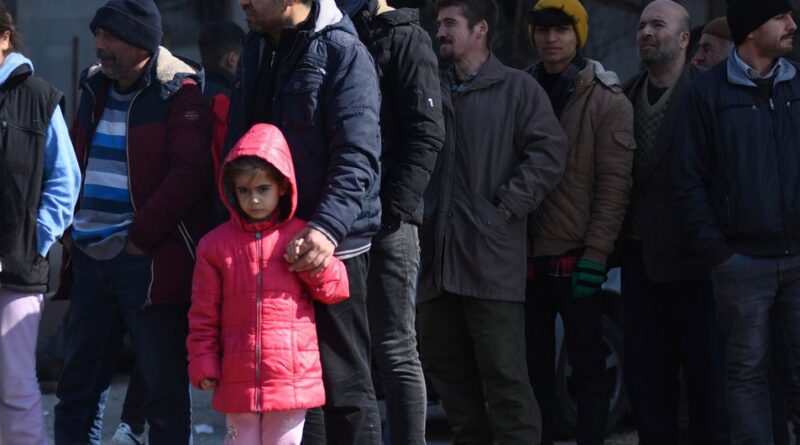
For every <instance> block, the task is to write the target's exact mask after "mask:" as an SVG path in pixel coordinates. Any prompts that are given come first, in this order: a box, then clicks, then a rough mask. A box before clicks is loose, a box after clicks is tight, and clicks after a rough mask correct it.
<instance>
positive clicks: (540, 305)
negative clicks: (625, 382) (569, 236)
mask: <svg viewBox="0 0 800 445" xmlns="http://www.w3.org/2000/svg"><path fill="white" fill-rule="evenodd" d="M548 260H549V258H541V259H537V260H535V263H536V264H534V269H535V270H536V273H535V275H534V277H533V278H531V279H530V280H529V281H528V288H527V301H526V304H525V327H526V337H527V357H528V373H529V374H530V379H531V385H532V386H533V392H534V394H535V396H536V400H537V401H538V402H539V407H540V408H541V411H542V444H543V445H552V443H553V427H554V415H555V412H556V409H557V404H556V390H555V386H556V378H555V360H556V349H555V346H556V338H555V319H556V313H559V314H561V319H562V320H563V322H564V332H565V337H564V341H565V343H566V347H567V357H568V358H569V363H570V365H571V366H572V370H573V373H572V382H573V383H574V388H575V391H576V396H577V402H578V425H577V426H578V428H577V437H576V439H577V442H578V445H595V444H598V445H602V444H603V441H604V439H605V433H606V426H607V424H608V409H609V406H608V403H609V400H608V398H609V393H608V389H609V382H608V379H607V378H606V367H605V359H606V347H605V345H604V343H603V327H602V326H603V325H602V322H603V302H602V299H601V297H600V295H599V294H597V295H595V296H592V297H589V298H584V299H574V298H572V283H571V280H572V277H571V276H551V275H550V274H549V273H548V271H547V269H548V268H547V263H548Z"/></svg>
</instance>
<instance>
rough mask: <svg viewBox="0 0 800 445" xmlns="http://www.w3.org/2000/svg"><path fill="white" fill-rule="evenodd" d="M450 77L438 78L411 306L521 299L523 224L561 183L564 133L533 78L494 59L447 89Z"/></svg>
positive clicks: (524, 253)
mask: <svg viewBox="0 0 800 445" xmlns="http://www.w3.org/2000/svg"><path fill="white" fill-rule="evenodd" d="M450 73H451V71H449V70H446V71H443V72H442V73H441V83H442V102H443V107H444V117H445V129H446V133H447V138H446V142H445V146H444V148H443V150H442V152H441V153H440V155H439V158H438V159H437V163H436V168H435V169H434V172H433V175H432V179H431V182H430V184H429V186H428V190H427V191H426V196H425V215H424V216H425V218H424V221H423V225H422V232H421V235H420V240H421V244H422V273H421V277H420V285H419V300H420V301H426V300H431V299H433V298H436V297H437V296H439V295H441V294H442V293H443V292H449V293H453V294H457V295H462V296H468V297H475V298H482V299H489V300H501V301H516V302H521V301H524V300H525V278H526V256H527V229H526V220H527V217H528V215H529V214H530V213H531V212H532V211H534V210H536V208H538V207H539V205H540V204H541V203H542V201H543V200H544V198H545V196H547V194H548V193H549V192H550V190H552V189H553V188H554V187H555V186H556V184H558V182H559V181H560V180H561V176H562V174H563V172H564V165H565V163H566V154H567V139H566V135H565V134H564V131H563V130H562V129H561V125H560V124H559V123H558V120H557V119H556V117H555V115H554V114H553V110H552V107H551V105H550V101H549V99H548V98H547V94H546V93H545V92H544V90H542V88H541V87H540V86H539V85H538V84H537V83H536V81H535V80H533V78H531V77H530V76H529V75H528V74H526V73H525V72H522V71H519V70H515V69H512V68H509V67H506V66H504V65H503V64H501V63H500V61H498V60H497V58H495V56H494V55H490V56H489V59H488V60H487V61H486V63H485V64H484V65H483V67H481V69H480V72H479V73H478V74H477V76H476V77H475V78H474V79H472V80H471V81H470V82H469V83H468V84H466V85H464V86H463V87H462V89H460V90H459V91H457V92H455V93H452V92H451V90H452V84H453V80H452V75H451V74H450ZM500 203H502V204H503V205H504V206H505V207H506V208H507V209H508V210H510V212H511V215H510V218H507V217H506V215H505V214H504V213H503V212H502V211H501V210H500V209H498V206H499V204H500Z"/></svg>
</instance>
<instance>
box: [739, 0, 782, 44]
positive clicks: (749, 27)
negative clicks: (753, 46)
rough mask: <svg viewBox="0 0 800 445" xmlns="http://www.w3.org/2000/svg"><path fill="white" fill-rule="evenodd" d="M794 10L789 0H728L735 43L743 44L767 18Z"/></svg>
mask: <svg viewBox="0 0 800 445" xmlns="http://www.w3.org/2000/svg"><path fill="white" fill-rule="evenodd" d="M792 10H793V8H792V3H791V2H790V1H789V0H758V1H756V0H728V26H730V28H731V36H732V37H733V43H735V44H736V45H739V44H741V43H742V42H744V41H745V39H747V35H748V34H750V33H751V32H753V31H755V30H756V29H758V28H759V27H760V26H761V25H763V24H764V23H765V22H766V21H767V20H769V19H771V18H773V17H775V16H776V15H780V14H783V13H784V12H789V11H792Z"/></svg>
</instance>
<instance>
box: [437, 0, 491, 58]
mask: <svg viewBox="0 0 800 445" xmlns="http://www.w3.org/2000/svg"><path fill="white" fill-rule="evenodd" d="M436 27H437V31H436V38H437V39H439V53H440V54H441V56H442V58H443V59H445V60H449V61H453V62H455V61H458V60H462V59H464V57H466V56H467V55H468V54H471V53H473V52H475V51H478V50H482V49H483V48H485V46H486V43H485V37H481V35H484V36H485V34H486V32H487V31H488V25H487V24H486V22H485V21H483V20H482V21H480V22H479V23H476V24H475V26H473V27H472V28H470V26H469V22H468V21H467V18H466V17H465V16H464V14H463V12H462V11H461V6H446V7H444V8H442V9H440V10H439V16H438V18H437V19H436Z"/></svg>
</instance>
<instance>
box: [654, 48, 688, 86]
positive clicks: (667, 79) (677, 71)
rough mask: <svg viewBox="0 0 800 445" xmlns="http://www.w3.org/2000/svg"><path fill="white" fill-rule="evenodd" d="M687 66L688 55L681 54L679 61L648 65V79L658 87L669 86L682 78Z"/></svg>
mask: <svg viewBox="0 0 800 445" xmlns="http://www.w3.org/2000/svg"><path fill="white" fill-rule="evenodd" d="M685 66H686V57H684V55H683V54H681V55H680V56H679V57H678V60H677V61H670V62H667V63H664V64H658V65H651V66H648V67H647V79H648V81H649V82H650V84H651V85H653V86H654V87H656V88H669V87H671V86H672V85H675V83H677V82H678V79H680V77H681V74H683V69H684V67H685Z"/></svg>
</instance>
